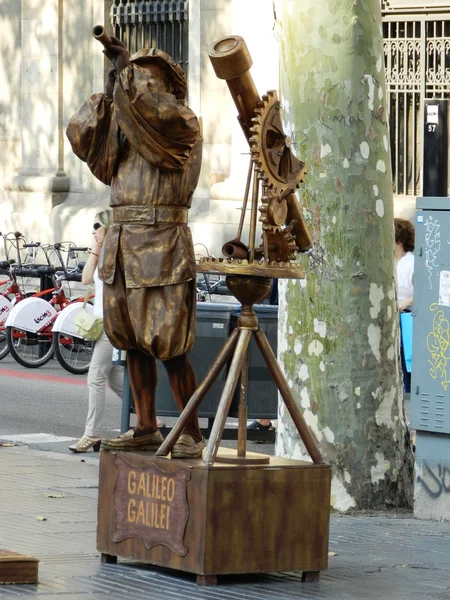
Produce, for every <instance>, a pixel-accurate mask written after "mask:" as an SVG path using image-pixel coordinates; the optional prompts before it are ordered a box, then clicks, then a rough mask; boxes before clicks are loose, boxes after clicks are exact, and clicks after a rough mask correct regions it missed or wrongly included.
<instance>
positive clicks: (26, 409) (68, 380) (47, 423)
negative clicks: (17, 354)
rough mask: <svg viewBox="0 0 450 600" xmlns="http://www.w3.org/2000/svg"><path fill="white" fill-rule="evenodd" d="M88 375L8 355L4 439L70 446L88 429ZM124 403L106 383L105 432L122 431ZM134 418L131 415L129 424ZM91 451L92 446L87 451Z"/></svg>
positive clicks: (257, 448)
mask: <svg viewBox="0 0 450 600" xmlns="http://www.w3.org/2000/svg"><path fill="white" fill-rule="evenodd" d="M86 378H87V375H72V374H71V373H68V372H67V371H65V370H64V369H63V368H62V367H61V366H60V364H59V362H58V361H57V360H56V359H55V358H53V359H52V360H50V361H49V362H48V363H47V364H46V365H44V366H43V367H40V368H38V369H27V368H25V367H22V366H21V365H19V364H18V363H17V362H16V361H15V360H14V359H13V358H12V357H11V356H10V355H7V356H6V357H5V358H4V359H3V360H2V361H0V386H1V392H0V443H1V442H14V443H16V444H18V445H26V446H29V447H30V448H34V449H37V450H47V451H52V452H60V453H68V452H69V450H68V446H69V445H70V444H71V443H72V442H73V441H74V440H76V439H78V438H80V437H81V436H82V435H83V433H84V426H85V422H86V415H87V410H88V389H87V384H86ZM121 405H122V402H121V400H120V399H119V398H118V397H117V396H116V395H115V394H114V393H113V392H112V391H111V390H110V389H109V388H107V390H106V410H105V426H104V429H103V431H102V437H116V436H118V435H119V433H120V417H121ZM160 416H161V420H162V421H163V422H164V423H165V424H166V425H167V426H168V427H171V426H173V424H174V423H175V421H176V418H174V417H166V416H164V415H160ZM251 421H252V419H250V420H249V421H248V422H249V423H250V422H251ZM134 422H135V416H134V414H132V415H131V417H130V423H131V425H134ZM207 423H208V421H207V419H200V426H201V427H206V426H207ZM236 426H237V419H233V418H229V419H228V420H227V427H231V428H233V429H234V430H236ZM233 435H234V434H233ZM222 445H223V446H226V447H230V448H235V447H236V442H235V441H234V440H227V439H223V440H222ZM247 448H248V450H249V451H251V452H259V453H261V452H262V453H263V454H271V455H273V453H274V444H272V443H265V444H263V445H261V444H255V443H252V442H251V441H250V440H249V441H248V444H247ZM93 455H94V453H93V452H91V451H90V452H89V456H93ZM97 456H98V455H97Z"/></svg>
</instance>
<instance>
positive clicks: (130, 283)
mask: <svg viewBox="0 0 450 600" xmlns="http://www.w3.org/2000/svg"><path fill="white" fill-rule="evenodd" d="M67 135H68V138H69V140H70V143H71V144H72V148H73V150H74V152H75V154H76V155H77V156H78V157H79V158H80V159H81V160H83V161H85V162H86V163H87V165H88V167H89V168H90V170H91V171H92V173H93V174H94V175H95V176H96V177H97V178H98V179H99V180H100V181H102V182H103V183H105V184H107V185H110V186H111V201H110V206H111V207H112V208H113V213H114V223H113V224H112V225H111V227H110V228H109V230H108V233H107V236H106V239H105V242H104V246H103V250H102V260H101V261H100V268H99V273H100V277H101V278H102V280H103V282H104V319H105V329H106V332H107V334H108V336H109V338H110V339H111V342H112V343H113V345H114V346H116V347H117V348H120V349H125V350H126V349H139V350H143V351H144V352H147V353H148V354H150V355H152V356H155V357H156V358H160V359H162V360H167V359H169V358H172V357H174V356H178V355H181V354H184V353H186V352H188V351H189V350H190V349H191V348H192V346H193V343H194V336H195V275H196V271H195V257H194V250H193V244H192V237H191V232H190V230H189V228H188V226H187V212H188V209H189V207H190V205H191V201H192V195H193V192H194V190H195V187H196V185H197V181H198V177H199V174H200V166H201V143H202V142H201V136H200V129H199V124H198V120H197V118H196V116H195V114H194V113H193V112H192V111H191V110H190V109H189V108H187V107H186V106H185V105H184V104H183V103H182V102H180V101H177V100H176V98H175V96H174V95H172V94H169V93H161V92H158V91H157V90H156V89H155V88H154V87H153V86H152V85H151V84H150V83H149V78H148V72H147V71H146V69H145V67H144V66H140V65H138V64H136V63H133V61H132V62H131V63H130V65H129V66H127V67H126V68H125V69H123V71H121V73H120V74H119V75H118V77H117V79H116V84H115V86H114V93H113V99H112V100H111V99H110V98H109V97H108V96H106V95H105V94H94V95H93V96H91V98H89V99H88V100H87V101H86V102H85V103H84V104H83V105H82V106H81V107H80V109H79V110H78V111H77V113H76V114H75V115H74V116H73V117H72V119H71V121H70V123H69V126H68V130H67Z"/></svg>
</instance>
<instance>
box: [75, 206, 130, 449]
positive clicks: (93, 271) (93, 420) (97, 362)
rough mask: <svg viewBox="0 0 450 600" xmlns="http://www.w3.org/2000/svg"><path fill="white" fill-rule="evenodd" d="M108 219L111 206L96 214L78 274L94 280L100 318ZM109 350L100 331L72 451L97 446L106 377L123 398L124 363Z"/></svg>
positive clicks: (112, 387) (103, 405) (101, 313)
mask: <svg viewBox="0 0 450 600" xmlns="http://www.w3.org/2000/svg"><path fill="white" fill-rule="evenodd" d="M111 222H112V211H111V210H110V209H107V210H103V211H101V212H99V213H98V214H97V215H96V216H95V219H94V225H93V231H92V235H93V237H94V241H93V244H92V250H91V253H90V255H89V258H88V260H87V262H86V264H85V266H84V269H83V273H82V275H81V281H82V282H83V283H84V284H85V285H90V284H91V283H92V282H94V285H95V299H94V315H95V316H96V317H101V318H103V282H102V281H101V279H99V277H98V269H97V264H98V258H99V255H100V251H101V249H102V245H103V240H104V239H105V236H106V232H107V231H108V227H109V226H110V224H111ZM112 353H113V347H112V345H111V342H110V341H109V339H108V337H107V336H106V333H105V332H104V331H103V333H102V335H101V337H100V339H99V340H97V341H96V342H95V345H94V351H93V353H92V359H91V364H90V366H89V372H88V376H87V384H88V389H89V410H88V415H87V419H86V428H85V431H84V435H83V437H82V438H81V439H80V440H78V442H76V444H73V445H72V446H69V450H71V451H72V452H77V453H80V452H86V451H87V450H89V449H90V448H93V449H94V451H98V450H99V449H100V433H101V429H102V425H103V417H104V412H105V386H106V382H107V381H108V383H109V386H110V388H111V389H112V390H113V392H115V393H116V394H117V395H118V396H119V397H120V398H122V390H123V367H120V366H117V365H113V364H112Z"/></svg>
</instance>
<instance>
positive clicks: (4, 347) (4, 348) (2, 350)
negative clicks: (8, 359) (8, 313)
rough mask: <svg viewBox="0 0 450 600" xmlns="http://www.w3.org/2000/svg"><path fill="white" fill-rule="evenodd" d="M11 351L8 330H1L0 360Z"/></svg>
mask: <svg viewBox="0 0 450 600" xmlns="http://www.w3.org/2000/svg"><path fill="white" fill-rule="evenodd" d="M8 353H9V348H8V344H7V342H6V330H5V329H2V330H1V331H0V360H2V359H3V358H5V356H7V355H8Z"/></svg>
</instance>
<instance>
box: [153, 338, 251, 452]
mask: <svg viewBox="0 0 450 600" xmlns="http://www.w3.org/2000/svg"><path fill="white" fill-rule="evenodd" d="M238 334H239V329H237V328H236V329H233V331H232V332H231V335H230V337H229V338H228V339H227V341H226V342H225V345H224V347H223V348H222V350H221V351H220V352H219V354H218V355H217V358H216V360H215V361H214V362H213V364H212V365H211V369H210V370H209V371H208V373H207V375H206V377H205V378H204V380H203V381H202V382H201V384H200V385H199V386H198V388H197V389H196V390H195V392H194V394H193V395H192V396H191V398H190V400H189V402H188V403H187V404H186V407H185V409H184V410H183V412H182V413H181V415H180V417H179V419H178V421H177V422H176V423H175V425H174V426H173V428H172V430H171V432H170V433H169V435H168V436H167V437H166V439H165V440H164V442H163V443H162V444H161V446H160V447H159V448H158V451H157V452H156V456H167V455H168V454H169V452H170V451H171V450H172V448H173V447H174V446H175V444H176V443H177V440H178V438H179V437H180V435H181V432H182V431H183V429H184V427H185V425H186V423H187V421H188V420H189V419H190V418H191V416H192V413H193V412H194V411H195V410H197V408H198V406H199V405H200V403H201V401H202V400H203V398H204V397H205V395H206V393H207V392H208V390H209V389H210V387H211V386H212V384H213V383H214V381H215V380H216V378H217V376H218V375H219V373H220V371H221V370H222V368H223V367H224V365H225V363H226V362H227V360H228V358H229V356H230V354H231V353H232V352H233V350H234V348H235V346H236V344H237V341H238Z"/></svg>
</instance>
